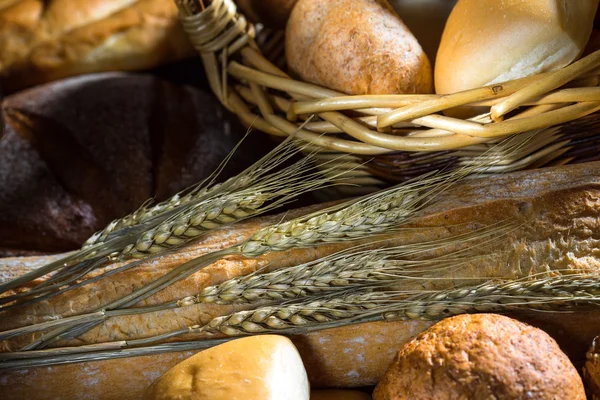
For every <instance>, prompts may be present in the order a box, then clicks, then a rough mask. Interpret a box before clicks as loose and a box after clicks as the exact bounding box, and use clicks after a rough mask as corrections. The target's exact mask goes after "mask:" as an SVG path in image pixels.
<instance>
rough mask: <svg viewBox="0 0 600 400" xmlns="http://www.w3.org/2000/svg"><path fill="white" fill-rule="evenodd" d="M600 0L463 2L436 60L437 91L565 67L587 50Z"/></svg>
mask: <svg viewBox="0 0 600 400" xmlns="http://www.w3.org/2000/svg"><path fill="white" fill-rule="evenodd" d="M597 7H598V0H577V1H573V0H502V1H481V0H459V1H458V3H457V4H456V6H455V7H454V9H453V10H452V13H451V14H450V17H449V18H448V22H447V23H446V26H445V28H444V33H443V35H442V40H441V43H440V47H439V50H438V53H437V58H436V64H435V89H436V92H437V93H452V92H458V91H462V90H467V89H471V88H476V87H481V86H485V85H490V84H494V83H498V82H505V81H509V80H512V79H517V78H521V77H524V76H528V75H533V74H536V73H540V72H545V71H550V70H554V69H557V68H561V67H563V66H565V65H567V64H569V63H570V62H572V61H573V60H575V59H576V58H577V57H578V56H579V55H580V54H581V53H582V51H583V49H584V47H585V45H586V43H587V41H588V38H589V37H590V33H591V32H592V26H593V21H594V16H595V14H596V8H597Z"/></svg>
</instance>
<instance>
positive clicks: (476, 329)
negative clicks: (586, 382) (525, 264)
mask: <svg viewBox="0 0 600 400" xmlns="http://www.w3.org/2000/svg"><path fill="white" fill-rule="evenodd" d="M427 399H440V400H445V399H448V400H449V399H506V400H508V399H572V400H585V391H584V389H583V383H582V382H581V377H580V376H579V374H578V373H577V370H576V369H575V367H574V366H573V364H572V363H571V362H570V361H569V359H568V358H567V356H566V355H565V354H564V353H563V352H562V351H561V349H560V347H559V346H558V344H557V343H556V341H554V340H553V339H552V338H551V337H550V336H548V334H547V333H546V332H544V331H542V330H540V329H537V328H534V327H532V326H529V325H526V324H523V323H521V322H519V321H516V320H514V319H511V318H508V317H504V316H501V315H494V314H477V315H459V316H456V317H452V318H447V319H445V320H443V321H441V322H439V323H437V324H435V325H434V326H432V327H431V328H429V329H427V330H426V331H425V332H423V333H421V334H420V335H419V336H417V337H416V338H414V339H413V340H411V341H410V342H409V343H407V344H406V345H404V346H403V347H402V348H401V349H400V351H399V352H398V355H397V356H396V358H395V359H394V362H393V363H392V364H391V365H390V367H389V368H388V370H387V372H386V373H385V375H384V377H383V379H382V380H381V381H380V382H379V384H378V385H377V387H376V388H375V391H374V392H373V400H427Z"/></svg>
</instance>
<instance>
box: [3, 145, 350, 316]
mask: <svg viewBox="0 0 600 400" xmlns="http://www.w3.org/2000/svg"><path fill="white" fill-rule="evenodd" d="M302 150H303V147H302V146H300V145H299V144H298V143H297V142H296V141H295V140H292V139H288V140H286V141H285V142H284V143H282V144H281V145H280V146H278V147H277V148H276V149H275V150H273V151H272V152H271V153H269V154H268V155H267V156H265V157H264V158H263V159H262V160H260V161H259V162H257V163H255V164H254V165H253V166H252V167H250V168H249V169H247V170H246V171H245V172H243V173H242V174H240V175H238V176H237V177H235V178H232V179H230V180H229V181H228V182H229V183H227V182H226V184H223V185H214V186H213V187H212V188H211V189H210V190H208V191H206V190H203V191H199V189H198V190H194V191H193V192H192V194H193V196H192V197H191V198H190V200H189V201H187V203H186V204H184V205H182V207H180V208H181V211H179V212H178V213H175V211H176V209H171V210H166V211H165V213H164V214H165V215H161V218H160V219H157V218H155V220H156V221H152V220H150V221H149V222H153V223H156V224H158V226H157V227H154V228H150V229H148V230H147V231H145V232H143V233H142V234H141V237H140V238H138V239H137V240H136V239H135V238H136V237H137V236H136V234H135V233H132V232H130V233H129V234H128V236H126V237H116V238H112V239H111V240H110V241H109V242H107V243H98V244H95V245H93V246H92V247H89V248H87V249H84V250H82V251H81V252H80V253H79V254H80V255H84V257H83V261H79V262H78V263H77V262H76V263H69V262H65V259H63V260H59V261H57V262H54V263H51V264H49V265H47V266H44V267H42V268H40V269H39V270H38V271H34V272H32V273H29V274H26V275H24V276H22V277H19V278H17V279H15V280H13V281H11V282H8V283H5V284H3V285H0V291H1V290H9V289H12V288H14V287H18V286H20V285H22V284H24V283H26V282H29V281H30V280H31V279H35V278H38V277H40V276H43V275H45V274H47V273H49V272H51V271H52V270H58V271H57V272H56V273H55V274H54V276H52V277H51V278H49V279H48V280H47V281H46V282H44V283H42V284H41V285H38V286H36V287H35V288H32V289H29V290H27V291H24V292H22V293H19V294H17V295H13V296H5V297H3V298H0V304H6V303H10V302H13V301H16V300H19V299H24V298H28V297H31V296H33V295H42V296H38V297H35V298H33V299H30V300H28V301H27V302H26V303H20V304H15V305H10V306H5V307H2V309H7V308H9V307H14V306H22V305H24V304H31V303H34V302H37V301H40V300H42V299H48V298H50V297H53V296H55V295H57V294H59V293H63V292H65V291H67V290H70V289H71V288H69V287H68V285H69V284H71V283H72V282H74V281H75V280H77V279H80V278H81V277H82V276H83V275H85V274H86V273H87V272H89V271H91V270H93V269H94V268H96V267H98V266H99V265H102V264H104V263H105V262H106V258H104V257H106V256H109V257H110V259H112V260H116V259H124V258H127V257H128V256H134V257H137V258H142V257H144V256H148V255H153V254H158V253H161V252H164V251H165V250H169V249H173V248H177V247H180V246H181V245H184V244H187V243H189V242H190V241H191V240H193V239H195V238H198V237H199V236H200V235H202V234H204V233H206V232H208V231H209V230H211V229H214V228H217V227H219V226H222V225H224V224H226V223H234V222H238V221H240V220H242V219H246V218H249V217H252V216H256V215H259V214H261V213H264V212H267V211H269V210H271V209H274V208H276V207H278V206H281V205H282V204H285V203H286V202H288V201H290V200H291V199H292V198H294V197H296V196H298V195H300V194H302V193H304V192H307V191H311V190H315V189H317V188H319V187H326V186H327V185H329V184H331V181H332V180H334V179H340V180H343V179H341V175H342V174H344V172H341V173H335V172H334V171H332V170H331V169H332V168H333V167H332V168H330V169H325V170H323V171H317V167H316V166H314V165H313V163H312V162H313V159H314V154H308V155H307V156H306V157H304V158H302V159H301V160H299V161H297V162H296V163H294V164H292V165H290V166H288V167H285V168H283V169H281V170H279V171H276V169H277V168H278V167H280V166H281V165H282V164H283V163H285V162H287V161H289V159H290V158H291V157H293V156H295V155H296V154H298V153H299V152H301V151H302ZM325 167H327V166H325ZM321 168H323V166H321ZM327 174H330V175H331V176H329V177H328V176H327ZM215 188H220V189H219V190H220V191H218V190H217V189H215ZM234 189H235V190H234ZM215 191H216V192H217V193H215ZM198 193H202V196H199V195H198ZM211 193H213V194H214V195H213V196H212V197H208V198H205V197H206V196H207V195H208V194H211ZM161 221H164V222H162V223H161ZM149 222H146V223H145V224H142V225H140V226H138V227H137V228H138V229H141V228H140V227H144V226H148V223H149ZM186 224H187V225H186ZM132 241H133V243H131V242H132ZM111 243H116V245H112V246H111V245H110V244H111ZM119 248H121V249H122V250H118V249H119ZM96 249H101V254H98V251H97V250H96ZM115 250H117V251H116V252H115ZM94 255H96V257H95V258H92V259H86V258H88V257H93V256H94ZM75 259H76V256H70V257H69V260H75ZM89 263H92V265H93V266H94V267H93V268H89V269H87V270H86V273H84V274H75V273H74V272H75V271H77V270H80V269H81V268H82V267H84V266H85V265H86V264H89ZM133 266H135V265H134V264H132V265H130V266H128V267H125V268H132V267H133ZM77 286H82V285H79V284H78V285H77Z"/></svg>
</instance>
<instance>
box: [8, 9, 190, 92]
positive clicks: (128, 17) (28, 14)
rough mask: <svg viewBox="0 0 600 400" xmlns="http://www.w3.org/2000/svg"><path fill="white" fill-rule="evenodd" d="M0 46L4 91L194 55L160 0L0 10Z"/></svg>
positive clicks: (173, 11) (173, 13)
mask: <svg viewBox="0 0 600 400" xmlns="http://www.w3.org/2000/svg"><path fill="white" fill-rule="evenodd" d="M0 43H2V44H3V45H2V46H0V78H1V83H2V85H3V90H4V91H5V92H6V91H15V90H18V89H22V88H24V87H28V86H32V85H35V84H39V83H43V82H48V81H51V80H55V79H59V78H63V77H67V76H72V75H79V74H84V73H91V72H100V71H118V70H139V69H148V68H153V67H156V66H158V65H161V64H164V63H167V62H170V61H174V60H179V59H182V58H186V57H191V56H193V55H194V54H195V52H194V50H193V49H192V46H191V44H190V43H189V40H188V39H187V36H186V35H185V33H184V32H183V29H182V28H181V27H180V25H179V21H178V20H177V7H176V6H175V3H174V2H173V1H163V0H93V1H79V0H50V1H42V0H23V1H20V2H16V3H14V4H12V5H9V6H7V7H5V8H4V9H1V10H0Z"/></svg>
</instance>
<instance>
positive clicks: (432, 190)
mask: <svg viewBox="0 0 600 400" xmlns="http://www.w3.org/2000/svg"><path fill="white" fill-rule="evenodd" d="M523 145H524V143H523V141H522V140H520V139H519V140H516V139H515V138H510V139H507V140H505V141H503V142H501V143H500V144H499V145H496V146H494V147H492V149H491V150H490V151H492V152H495V153H498V152H504V153H505V154H507V155H510V154H511V153H512V152H515V151H518V149H519V148H520V147H521V146H523ZM477 160H479V162H477ZM496 162H497V161H496V160H495V159H493V160H490V159H489V157H488V153H484V154H483V155H482V156H481V157H478V158H476V159H475V160H474V161H473V163H472V164H470V165H468V166H465V167H462V168H460V169H457V170H454V171H451V172H446V173H435V172H433V173H429V174H426V175H424V176H422V177H420V178H417V179H415V180H414V181H410V182H408V183H404V184H400V185H397V186H395V187H392V188H390V189H387V190H384V191H381V192H378V193H375V194H372V195H368V196H365V197H362V198H360V199H357V200H351V201H349V202H346V203H343V204H340V205H338V206H335V207H332V208H329V209H326V210H324V211H320V212H317V213H314V214H311V215H309V216H306V217H302V218H298V219H295V220H292V221H289V222H284V223H282V224H276V225H273V226H270V227H267V228H263V229H260V230H259V231H258V232H256V233H255V234H254V235H253V236H252V237H251V238H250V239H249V240H247V241H246V242H244V243H242V244H240V245H238V246H234V247H231V248H228V249H224V250H221V251H219V252H216V253H212V254H208V255H205V256H202V257H199V258H197V259H194V260H191V261H188V262H186V263H184V264H182V265H180V266H178V267H176V268H174V269H173V270H171V271H169V272H168V273H166V274H165V275H163V276H162V277H160V278H158V279H156V280H155V281H153V282H151V283H149V284H148V285H146V286H144V287H143V288H140V289H138V290H136V291H134V292H132V293H130V294H129V295H126V296H124V297H122V298H120V299H118V300H116V301H114V302H111V303H110V304H108V305H106V306H105V307H104V310H114V309H118V308H127V307H131V306H132V305H134V304H136V303H138V302H139V301H141V300H143V299H146V298H147V297H149V296H151V295H153V294H155V293H157V292H159V291H161V290H162V289H164V288H165V287H167V286H169V285H171V284H173V283H175V282H177V281H179V280H181V279H184V278H186V277H188V276H190V275H192V274H193V273H195V272H197V271H198V270H200V269H202V268H204V267H206V266H208V265H210V264H211V263H212V262H214V261H215V260H216V258H221V257H224V256H227V255H234V254H239V255H243V256H246V257H257V256H259V255H261V254H264V253H266V252H268V251H282V250H288V249H291V248H294V247H295V248H302V247H309V246H314V245H315V244H317V243H325V242H343V241H351V240H357V239H361V238H364V237H367V236H371V235H376V234H380V233H383V232H385V231H388V230H390V229H392V228H396V227H398V226H399V225H402V224H403V223H406V222H407V221H408V220H409V219H410V217H411V216H413V215H414V214H415V213H416V212H417V211H418V210H420V209H422V208H424V207H425V206H426V205H427V204H429V203H430V202H432V201H433V199H435V198H436V196H438V195H439V194H440V193H442V192H443V191H445V190H447V189H448V188H450V187H451V186H452V185H453V184H455V183H456V182H457V181H459V180H461V179H463V178H465V177H466V176H468V175H469V174H470V173H472V172H474V171H476V170H485V168H486V166H493V165H495V163H496ZM490 163H491V164H490ZM92 326H95V325H94V323H90V324H87V325H86V326H83V327H79V328H75V331H76V332H77V334H81V333H82V332H85V331H86V329H89V328H90V327H92ZM52 335H54V336H55V337H59V336H56V335H58V333H56V332H55V333H52V332H51V333H50V334H49V335H47V336H46V337H43V338H42V339H40V340H38V341H36V342H33V343H32V344H30V345H29V346H27V347H26V348H24V349H25V350H31V349H34V348H36V347H37V346H39V345H41V344H43V343H46V344H49V343H52V342H54V341H56V339H55V338H54V337H53V336H52ZM60 335H61V336H60V337H72V335H71V336H69V334H68V332H64V331H62V332H61V333H60ZM49 340H52V342H50V341H49Z"/></svg>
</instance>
